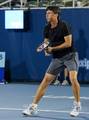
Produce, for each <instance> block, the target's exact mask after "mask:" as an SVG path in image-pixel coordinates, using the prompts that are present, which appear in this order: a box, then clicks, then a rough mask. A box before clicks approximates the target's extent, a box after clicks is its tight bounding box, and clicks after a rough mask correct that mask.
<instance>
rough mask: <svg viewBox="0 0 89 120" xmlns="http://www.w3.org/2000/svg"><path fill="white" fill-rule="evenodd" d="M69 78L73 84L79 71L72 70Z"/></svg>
mask: <svg viewBox="0 0 89 120" xmlns="http://www.w3.org/2000/svg"><path fill="white" fill-rule="evenodd" d="M69 78H70V81H71V83H72V84H74V83H76V82H77V72H76V71H70V72H69Z"/></svg>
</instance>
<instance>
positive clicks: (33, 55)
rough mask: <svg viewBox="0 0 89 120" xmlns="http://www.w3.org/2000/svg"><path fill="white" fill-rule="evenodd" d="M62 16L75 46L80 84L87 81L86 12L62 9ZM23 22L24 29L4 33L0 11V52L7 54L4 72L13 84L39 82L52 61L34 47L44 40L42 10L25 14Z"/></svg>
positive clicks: (88, 34)
mask: <svg viewBox="0 0 89 120" xmlns="http://www.w3.org/2000/svg"><path fill="white" fill-rule="evenodd" d="M61 17H62V18H63V19H64V20H67V21H68V22H69V23H70V24H71V27H72V31H73V37H74V42H75V46H76V48H77V50H78V52H79V58H80V69H79V75H78V78H79V80H80V81H88V80H89V79H88V78H89V40H88V39H89V9H63V10H62V14H61ZM26 21H27V25H28V29H26V30H5V28H4V26H5V25H4V22H5V20H4V11H3V10H2V11H0V51H5V52H6V70H7V71H10V77H11V80H12V81H14V80H18V81H21V80H22V79H23V80H24V81H25V80H29V81H30V80H33V81H34V80H36V81H39V80H41V79H42V78H43V76H44V73H45V70H46V68H47V66H48V64H49V62H50V59H51V57H45V56H44V53H40V54H39V53H37V52H36V47H37V46H38V45H39V44H40V42H42V40H43V35H42V33H43V28H44V25H45V23H46V20H45V10H44V9H32V10H31V11H28V12H27V16H26ZM7 76H8V75H7Z"/></svg>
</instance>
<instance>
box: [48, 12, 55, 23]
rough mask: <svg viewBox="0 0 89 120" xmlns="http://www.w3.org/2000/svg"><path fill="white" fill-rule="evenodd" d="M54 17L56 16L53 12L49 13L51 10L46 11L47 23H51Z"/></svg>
mask: <svg viewBox="0 0 89 120" xmlns="http://www.w3.org/2000/svg"><path fill="white" fill-rule="evenodd" d="M55 17H57V14H55V13H54V12H53V11H51V10H47V11H46V20H47V22H51V21H52V20H53V19H54V18H55Z"/></svg>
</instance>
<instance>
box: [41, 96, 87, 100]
mask: <svg viewBox="0 0 89 120" xmlns="http://www.w3.org/2000/svg"><path fill="white" fill-rule="evenodd" d="M43 98H49V99H74V97H73V96H54V95H46V96H43ZM80 98H81V99H83V100H89V97H80Z"/></svg>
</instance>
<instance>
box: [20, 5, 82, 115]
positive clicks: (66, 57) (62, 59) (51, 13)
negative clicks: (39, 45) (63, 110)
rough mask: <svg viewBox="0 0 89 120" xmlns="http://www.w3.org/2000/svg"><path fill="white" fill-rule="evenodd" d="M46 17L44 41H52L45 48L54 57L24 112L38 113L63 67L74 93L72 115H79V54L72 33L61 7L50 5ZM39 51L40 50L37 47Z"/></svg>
mask: <svg viewBox="0 0 89 120" xmlns="http://www.w3.org/2000/svg"><path fill="white" fill-rule="evenodd" d="M46 19H47V22H48V24H47V25H46V26H45V29H44V41H45V43H46V42H48V41H49V42H50V44H49V46H48V47H47V48H46V49H45V51H46V53H50V54H52V55H53V59H52V61H51V63H50V65H49V67H48V69H47V71H46V73H45V76H44V78H43V80H42V82H41V84H40V86H39V88H38V90H37V92H36V95H35V97H34V99H33V102H32V104H31V105H30V106H28V108H27V109H25V110H24V111H23V112H22V113H23V114H24V115H29V116H30V115H35V114H37V105H38V103H39V101H40V100H41V98H42V96H43V95H44V94H45V92H46V89H47V87H48V85H49V84H50V83H51V82H52V81H53V80H54V79H55V77H56V76H57V74H58V73H59V72H60V71H61V68H63V67H65V66H66V68H67V70H68V73H69V78H70V81H71V84H72V90H73V95H74V98H75V100H74V108H73V110H72V111H71V112H70V115H71V116H78V115H79V111H80V109H81V104H80V86H79V83H78V81H77V73H78V54H77V53H76V51H75V50H74V48H73V39H72V34H71V33H70V30H69V28H68V26H67V25H66V23H65V22H63V21H62V20H60V19H59V8H58V7H57V6H49V7H47V9H46ZM37 51H39V50H38V49H37Z"/></svg>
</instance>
